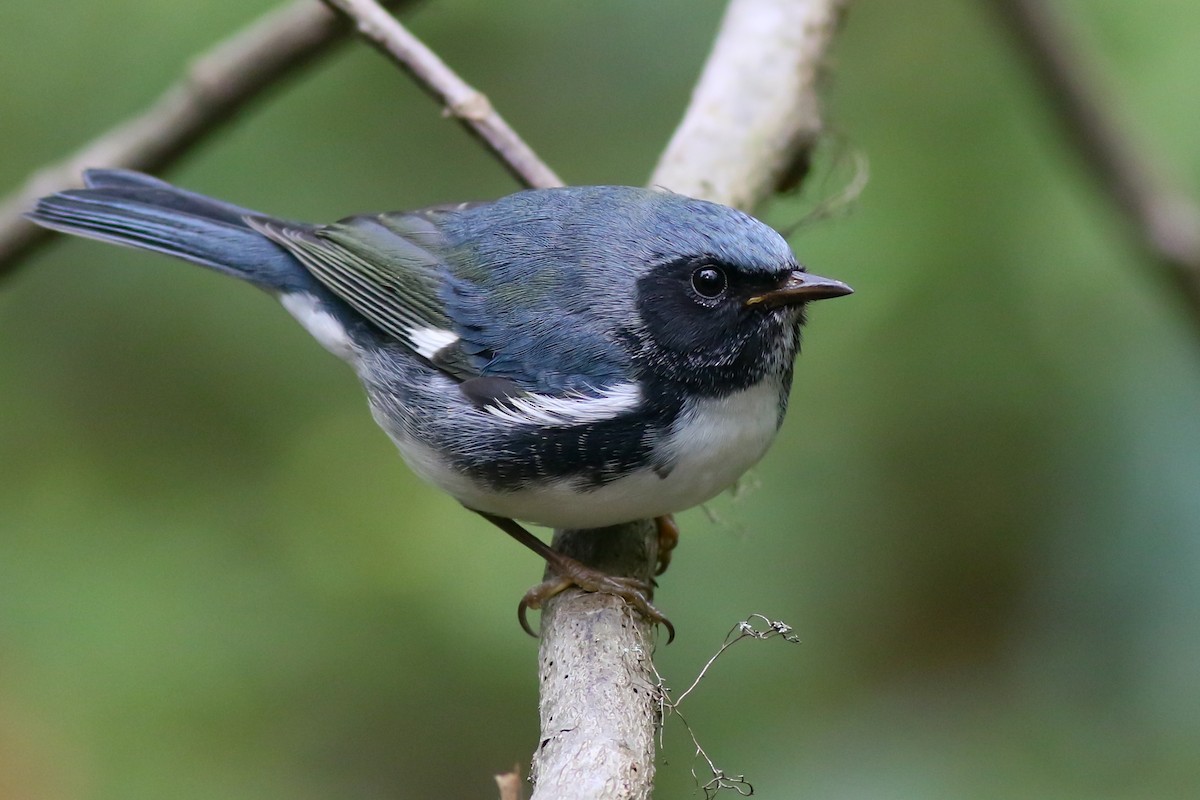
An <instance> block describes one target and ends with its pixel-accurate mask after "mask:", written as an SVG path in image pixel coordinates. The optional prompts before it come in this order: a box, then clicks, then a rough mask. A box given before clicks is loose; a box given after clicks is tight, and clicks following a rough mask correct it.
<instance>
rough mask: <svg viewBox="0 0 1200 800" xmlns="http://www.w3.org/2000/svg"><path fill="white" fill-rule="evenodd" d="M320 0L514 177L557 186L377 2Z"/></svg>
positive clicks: (481, 100)
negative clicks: (409, 77) (351, 23)
mask: <svg viewBox="0 0 1200 800" xmlns="http://www.w3.org/2000/svg"><path fill="white" fill-rule="evenodd" d="M323 1H324V2H325V4H326V5H328V6H330V7H332V8H336V9H337V10H338V11H341V12H342V13H343V14H345V15H346V16H348V17H350V18H351V19H353V20H354V22H355V24H356V25H357V26H358V31H359V33H361V34H362V35H363V36H364V37H366V38H367V39H368V40H369V41H370V42H371V43H372V44H374V45H375V47H376V48H378V49H379V50H381V51H382V52H383V53H384V54H385V55H387V56H389V57H390V58H391V59H392V60H393V61H395V62H396V63H397V64H398V65H399V66H400V67H401V68H402V69H404V70H405V71H406V72H408V73H409V74H410V75H412V76H413V78H414V79H416V81H417V82H418V83H419V84H420V85H421V86H422V87H423V88H424V89H425V90H426V91H428V92H429V94H431V95H433V97H434V98H436V99H437V100H438V101H439V102H441V103H442V104H444V105H445V107H446V110H447V112H448V113H450V114H451V115H453V116H454V117H456V118H457V119H458V120H459V122H461V123H462V124H463V126H464V127H465V128H466V129H467V130H468V131H470V132H471V133H472V134H474V135H475V136H476V137H478V138H479V140H480V141H481V142H483V143H484V144H485V145H486V146H487V147H488V149H490V150H491V151H492V152H493V153H494V154H495V155H496V156H497V157H498V158H499V159H500V161H501V162H502V163H503V164H504V165H505V166H506V167H507V168H508V170H509V172H511V173H512V174H513V176H514V177H515V178H516V179H517V180H519V181H521V182H522V183H524V184H525V185H526V186H531V187H536V188H545V187H549V186H562V181H561V180H560V179H559V177H558V176H557V175H555V174H554V171H553V170H551V169H550V168H549V167H548V166H546V165H545V164H544V163H542V160H541V159H540V158H538V157H537V154H536V153H534V152H533V150H532V149H530V147H529V145H527V144H525V142H524V141H522V139H521V137H519V136H518V135H517V133H516V131H514V130H513V129H512V128H511V127H509V125H508V123H507V122H505V121H504V119H503V118H502V117H501V116H500V115H499V114H498V113H497V112H496V110H495V109H494V108H492V104H491V102H490V101H489V100H488V99H487V97H486V96H485V95H483V94H482V93H481V92H479V91H478V90H476V89H474V88H473V87H471V86H470V85H469V84H467V82H466V81H464V80H463V79H462V78H460V77H459V76H458V75H457V74H455V72H454V71H453V70H452V69H450V67H448V66H446V64H445V62H443V61H442V60H441V59H440V58H438V56H437V54H436V53H434V52H433V51H432V50H430V49H429V48H428V47H426V46H425V45H424V44H423V43H422V42H421V41H420V40H419V39H417V37H415V36H413V35H412V34H411V33H409V31H408V29H407V28H405V27H404V26H403V25H401V24H400V23H399V22H398V21H397V20H396V18H395V17H393V16H392V15H391V14H389V13H388V12H387V10H386V9H385V8H383V7H382V6H381V5H379V3H377V2H376V1H375V0H323Z"/></svg>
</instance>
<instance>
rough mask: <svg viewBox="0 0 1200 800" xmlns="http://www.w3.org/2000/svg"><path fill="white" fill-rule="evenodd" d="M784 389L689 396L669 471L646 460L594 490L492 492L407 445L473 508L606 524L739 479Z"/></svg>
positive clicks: (761, 443) (544, 521)
mask: <svg viewBox="0 0 1200 800" xmlns="http://www.w3.org/2000/svg"><path fill="white" fill-rule="evenodd" d="M779 390H780V387H779V383H778V381H775V380H765V381H763V382H762V383H760V384H758V385H757V386H753V387H751V388H750V389H746V390H744V391H742V392H738V393H737V394H733V395H730V396H728V397H725V398H722V399H720V400H700V401H696V402H692V403H689V404H688V406H686V407H685V409H684V411H683V413H681V414H680V416H679V418H678V419H677V420H676V423H675V427H674V430H673V432H672V435H671V436H669V437H667V439H666V441H665V442H664V444H663V448H664V449H663V450H662V451H661V452H662V453H663V454H664V455H665V456H667V459H666V460H667V461H668V462H669V463H671V464H672V465H673V468H672V469H671V471H670V472H669V473H668V474H667V475H666V476H665V477H663V476H660V475H659V474H658V473H656V472H655V471H654V470H653V469H650V468H649V467H647V468H646V469H642V470H638V471H637V472H634V473H632V474H630V475H627V476H625V477H623V478H619V479H617V480H615V481H612V482H610V483H607V484H605V485H603V486H600V487H597V488H595V489H587V490H580V489H579V488H578V487H577V486H576V485H574V484H573V483H571V482H569V481H563V482H560V483H552V484H543V485H541V486H538V487H530V488H527V489H520V490H517V491H513V492H490V491H485V490H482V489H481V487H479V486H477V485H475V484H474V483H473V482H471V481H470V480H468V479H467V478H466V477H465V476H464V475H462V474H461V473H458V472H457V471H454V470H451V469H449V468H448V466H447V465H446V464H445V462H444V461H443V460H442V459H440V458H438V457H436V456H435V455H434V453H432V452H431V451H430V450H429V449H428V448H426V447H423V446H421V445H416V444H413V443H411V442H407V443H403V444H401V451H402V453H403V454H404V456H405V460H407V461H408V463H409V465H410V466H411V467H412V468H413V470H414V471H416V472H417V473H418V474H419V475H421V476H422V477H423V478H425V479H426V480H428V481H430V482H431V483H433V484H435V485H437V486H439V487H441V488H442V489H444V490H446V491H448V492H450V494H452V495H454V497H456V498H457V499H458V500H459V501H461V502H462V503H464V504H466V505H467V506H470V507H471V508H475V509H478V510H480V511H487V512H489V513H492V514H498V515H501V516H505V517H512V518H513V519H519V520H524V521H526V522H532V523H534V524H536V525H545V526H547V527H553V528H600V527H604V526H606V525H616V524H618V523H622V522H630V521H632V520H635V519H646V518H649V517H658V516H662V515H664V514H671V513H674V512H677V511H683V510H684V509H687V508H691V507H693V506H696V505H699V504H700V503H703V502H705V501H707V500H710V499H712V498H713V497H715V496H716V495H718V494H720V493H721V492H722V491H723V490H725V489H727V488H729V487H730V486H732V485H733V483H734V482H735V481H736V480H737V479H738V478H739V477H741V475H742V474H743V473H744V472H745V471H746V470H747V469H749V468H750V467H752V466H753V465H754V464H756V463H757V462H758V460H759V459H761V458H762V457H763V454H764V453H766V451H767V448H768V447H769V446H770V444H771V441H772V440H773V439H774V438H775V432H776V430H777V429H778V420H779Z"/></svg>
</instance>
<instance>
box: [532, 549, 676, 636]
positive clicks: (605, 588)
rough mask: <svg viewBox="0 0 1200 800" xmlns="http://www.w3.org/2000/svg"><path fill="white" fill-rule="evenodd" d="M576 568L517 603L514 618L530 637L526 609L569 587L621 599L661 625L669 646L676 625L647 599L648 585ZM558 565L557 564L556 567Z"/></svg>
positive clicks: (577, 563) (584, 567) (652, 621)
mask: <svg viewBox="0 0 1200 800" xmlns="http://www.w3.org/2000/svg"><path fill="white" fill-rule="evenodd" d="M572 561H573V562H574V564H575V565H577V568H574V567H573V568H571V569H570V570H569V572H570V573H571V574H570V575H569V576H557V577H554V578H550V579H548V580H545V581H542V582H541V583H539V584H538V585H537V586H534V587H533V588H532V589H530V590H529V591H528V592H526V593H525V596H524V597H522V598H521V602H520V604H519V605H518V606H517V619H518V620H519V621H520V623H521V627H522V628H524V629H525V632H526V633H528V634H529V635H530V636H533V637H535V638H536V637H537V634H536V633H534V631H533V628H532V627H531V626H530V624H529V619H528V617H527V612H528V610H529V609H531V608H532V609H535V610H536V609H540V608H541V607H542V604H543V603H545V602H546V601H547V600H549V599H550V598H551V597H554V596H555V595H557V594H559V593H560V592H562V591H563V590H564V589H569V588H570V587H572V586H575V587H578V588H580V589H582V590H583V591H585V592H602V593H604V594H611V595H614V596H616V597H619V598H621V599H622V600H624V601H625V602H626V603H628V604H629V605H631V606H633V607H634V608H635V609H636V610H637V611H638V613H640V614H641V615H642V616H643V617H644V618H646V619H647V620H649V621H650V623H652V624H654V625H662V626H663V627H664V628H666V629H667V644H670V643H671V642H672V641H674V639H675V626H674V625H672V624H671V620H669V619H667V617H666V616H665V615H664V614H663V613H662V612H661V611H659V610H658V609H657V608H655V606H654V604H653V603H651V602H650V600H649V598H647V596H646V595H647V593H648V591H649V586H648V585H647V583H646V582H645V581H640V580H638V579H637V578H623V577H618V576H616V575H607V574H605V573H603V572H600V571H598V570H595V569H592V568H590V567H587V566H584V565H583V564H580V563H579V562H577V561H574V560H573V559H572ZM559 566H560V565H558V564H556V565H555V567H556V568H558V567H559Z"/></svg>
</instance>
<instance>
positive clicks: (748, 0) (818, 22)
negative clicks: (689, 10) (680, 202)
mask: <svg viewBox="0 0 1200 800" xmlns="http://www.w3.org/2000/svg"><path fill="white" fill-rule="evenodd" d="M846 5H847V0H793V2H784V1H783V0H732V2H731V3H730V4H729V8H728V9H727V10H726V12H725V18H724V20H722V22H721V31H720V33H719V34H718V35H717V40H716V43H715V44H714V45H713V50H712V53H711V54H710V55H709V60H708V63H707V64H706V65H705V67H704V72H703V73H701V75H700V82H699V83H697V84H696V89H695V90H694V91H693V92H692V99H691V103H690V104H689V105H688V109H687V113H686V114H685V115H684V118H683V122H682V123H680V125H679V128H678V129H676V131H675V135H674V136H673V137H672V138H671V143H670V144H668V145H667V150H666V152H665V153H663V156H662V159H661V160H660V161H659V163H658V168H657V169H655V171H654V177H653V178H651V181H650V182H651V183H652V184H653V185H656V186H664V187H666V188H668V189H671V190H672V191H675V192H679V193H680V194H686V195H690V196H692V197H701V198H705V199H708V200H714V201H716V202H718V203H724V204H726V205H731V206H735V207H736V208H742V209H753V208H754V207H755V206H757V205H758V204H759V203H761V202H762V201H763V200H765V199H766V198H767V197H768V196H769V195H770V194H771V193H773V192H775V191H777V190H780V189H785V188H790V187H791V186H793V185H795V184H797V183H798V182H799V180H800V179H801V178H803V175H804V172H805V171H806V169H807V164H808V161H809V156H810V155H811V153H812V150H813V148H814V147H815V145H816V143H817V138H818V137H819V136H820V134H821V132H822V130H823V129H824V127H823V124H822V118H821V108H820V97H819V95H818V89H819V88H820V83H821V76H822V67H823V65H824V61H825V55H826V53H827V52H828V50H829V46H830V44H831V41H832V39H833V35H834V33H835V32H836V30H837V27H838V22H839V21H840V19H841V16H842V13H843V11H844V9H845V7H846Z"/></svg>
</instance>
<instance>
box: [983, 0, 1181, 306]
mask: <svg viewBox="0 0 1200 800" xmlns="http://www.w3.org/2000/svg"><path fill="white" fill-rule="evenodd" d="M991 5H992V6H993V7H994V8H995V9H996V11H997V12H998V14H999V16H1000V18H1001V19H1002V20H1003V22H1004V23H1005V25H1006V26H1007V27H1008V28H1009V30H1010V31H1011V33H1012V37H1013V40H1014V41H1015V42H1016V44H1017V46H1018V47H1019V48H1020V49H1021V51H1022V52H1023V53H1024V55H1025V57H1026V58H1027V59H1028V60H1029V63H1030V65H1031V67H1032V68H1033V70H1034V72H1035V73H1036V75H1037V78H1038V80H1039V81H1040V82H1041V84H1042V85H1043V87H1044V88H1045V89H1046V91H1047V92H1048V94H1049V95H1050V100H1051V103H1052V107H1053V111H1054V113H1055V115H1056V116H1057V117H1058V122H1059V124H1060V125H1061V126H1062V128H1063V130H1064V132H1065V133H1066V134H1067V136H1068V137H1070V139H1071V140H1072V142H1073V144H1074V145H1075V146H1076V147H1077V148H1078V149H1079V152H1080V154H1081V155H1082V156H1083V158H1084V160H1085V161H1086V162H1087V165H1088V167H1089V168H1090V169H1091V170H1092V172H1093V173H1094V174H1095V176H1096V178H1097V180H1098V181H1099V182H1100V184H1101V186H1102V187H1103V188H1104V190H1105V191H1106V192H1107V193H1108V194H1109V195H1110V196H1111V197H1112V199H1113V201H1114V202H1115V203H1116V204H1117V206H1118V207H1119V208H1120V209H1121V211H1122V212H1124V213H1125V214H1126V215H1127V216H1128V217H1129V218H1130V220H1131V221H1132V222H1133V224H1134V225H1135V226H1136V230H1137V233H1138V235H1139V237H1140V238H1141V240H1142V243H1143V246H1144V247H1145V248H1146V250H1147V251H1148V252H1149V253H1150V254H1151V255H1152V256H1153V257H1154V259H1155V262H1156V263H1157V264H1158V266H1159V267H1160V268H1161V271H1162V273H1163V274H1164V276H1165V277H1166V278H1167V279H1168V280H1169V282H1170V283H1171V284H1173V285H1174V286H1175V287H1176V289H1177V290H1178V291H1179V292H1180V294H1181V295H1182V297H1183V299H1184V302H1185V304H1186V308H1187V311H1188V313H1189V314H1190V315H1191V318H1192V321H1193V322H1194V323H1195V324H1196V325H1197V326H1198V327H1200V206H1198V205H1197V204H1196V203H1195V202H1194V201H1192V200H1190V199H1189V198H1187V197H1186V196H1184V195H1183V194H1180V193H1179V192H1177V191H1175V190H1173V189H1172V188H1170V187H1169V186H1167V185H1166V184H1165V182H1164V181H1163V180H1162V179H1161V177H1160V175H1159V173H1158V171H1157V170H1156V168H1155V165H1154V164H1153V163H1152V162H1151V159H1150V158H1149V157H1147V156H1146V155H1145V148H1144V147H1143V146H1142V144H1141V143H1140V142H1138V141H1136V139H1135V138H1134V137H1132V136H1131V135H1130V133H1129V131H1127V130H1124V129H1123V127H1122V125H1121V123H1120V120H1119V118H1118V115H1116V114H1114V113H1113V111H1112V106H1113V103H1112V101H1111V99H1108V98H1107V96H1106V95H1104V94H1103V93H1102V92H1101V84H1100V81H1099V80H1098V76H1097V75H1096V74H1095V73H1094V70H1093V69H1092V68H1091V67H1090V65H1089V62H1088V60H1087V59H1086V58H1085V57H1084V54H1083V53H1081V52H1080V50H1079V48H1078V47H1077V46H1076V43H1075V37H1074V36H1073V35H1072V32H1071V30H1070V29H1069V26H1068V25H1067V24H1066V21H1065V20H1064V19H1062V17H1061V16H1060V15H1059V14H1058V13H1056V12H1057V9H1055V8H1054V7H1053V4H1052V3H1046V2H1044V0H991ZM1102 98H1103V99H1102Z"/></svg>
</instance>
